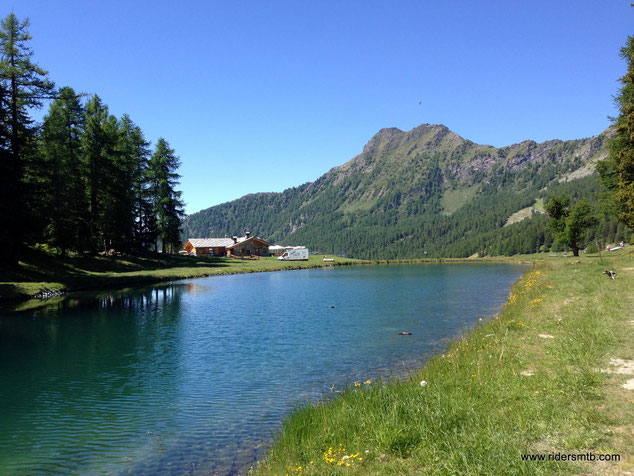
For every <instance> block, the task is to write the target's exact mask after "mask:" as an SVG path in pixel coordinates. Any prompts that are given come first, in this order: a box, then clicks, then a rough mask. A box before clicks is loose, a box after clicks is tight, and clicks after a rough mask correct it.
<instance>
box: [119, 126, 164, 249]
mask: <svg viewBox="0 0 634 476" xmlns="http://www.w3.org/2000/svg"><path fill="white" fill-rule="evenodd" d="M119 129H120V131H121V135H120V145H119V148H120V150H121V153H122V159H123V164H124V167H125V171H126V180H125V187H126V190H127V196H126V204H125V206H126V208H127V211H128V213H129V222H130V229H129V233H128V237H127V246H126V248H127V249H128V250H129V251H133V252H137V253H138V252H141V251H144V250H145V249H147V247H148V246H149V245H150V244H151V243H152V242H153V241H154V239H153V237H152V236H148V234H150V232H151V230H152V229H153V228H155V224H154V223H153V222H154V220H153V212H152V202H151V200H150V197H149V193H148V183H147V168H148V163H149V156H150V149H149V146H150V143H149V142H148V141H146V140H145V138H144V137H143V132H142V131H141V128H140V127H138V126H137V125H135V124H134V122H132V119H130V117H129V116H128V115H127V114H124V115H123V117H122V118H121V121H120V124H119ZM121 185H122V186H123V184H121ZM154 235H155V234H154Z"/></svg>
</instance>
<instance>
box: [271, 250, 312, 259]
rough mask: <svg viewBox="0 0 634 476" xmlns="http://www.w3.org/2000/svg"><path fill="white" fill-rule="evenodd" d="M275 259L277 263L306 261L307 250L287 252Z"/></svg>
mask: <svg viewBox="0 0 634 476" xmlns="http://www.w3.org/2000/svg"><path fill="white" fill-rule="evenodd" d="M277 259H278V260H279V261H308V248H300V249H297V250H288V251H286V252H285V253H284V254H282V256H280V257H279V258H277Z"/></svg>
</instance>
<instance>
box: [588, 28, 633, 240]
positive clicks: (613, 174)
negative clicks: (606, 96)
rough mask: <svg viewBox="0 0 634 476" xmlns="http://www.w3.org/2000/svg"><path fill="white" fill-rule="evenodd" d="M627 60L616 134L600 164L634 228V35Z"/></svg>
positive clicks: (620, 208)
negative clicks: (607, 153) (607, 155)
mask: <svg viewBox="0 0 634 476" xmlns="http://www.w3.org/2000/svg"><path fill="white" fill-rule="evenodd" d="M621 57H622V58H623V59H624V60H626V61H627V73H626V74H625V76H623V77H622V78H621V80H620V81H621V84H622V87H621V90H620V93H619V95H618V96H617V97H616V99H615V101H616V104H617V105H618V106H619V112H620V114H619V116H618V117H617V118H616V121H615V123H616V124H615V125H616V135H615V137H614V138H613V139H612V141H611V142H610V156H609V158H608V159H606V160H604V161H602V162H600V163H599V164H598V166H597V170H598V171H599V174H600V177H601V183H602V185H603V186H604V187H605V188H606V189H607V190H608V194H609V195H610V197H611V198H612V200H609V201H608V203H611V204H613V205H616V207H615V208H616V213H617V214H618V217H619V219H620V220H621V221H623V223H625V224H626V225H627V226H629V227H630V228H632V229H634V36H630V37H629V38H628V39H627V42H626V44H625V46H624V47H623V48H622V49H621Z"/></svg>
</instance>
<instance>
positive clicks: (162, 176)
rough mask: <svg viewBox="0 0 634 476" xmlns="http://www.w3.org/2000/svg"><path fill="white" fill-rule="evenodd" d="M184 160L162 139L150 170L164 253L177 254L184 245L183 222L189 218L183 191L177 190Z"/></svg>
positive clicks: (149, 174)
mask: <svg viewBox="0 0 634 476" xmlns="http://www.w3.org/2000/svg"><path fill="white" fill-rule="evenodd" d="M179 166H180V159H179V158H178V157H177V156H176V155H175V152H174V150H173V149H171V148H170V147H169V144H168V143H167V141H166V140H165V139H163V138H160V139H159V140H158V142H157V144H156V148H155V151H154V154H153V155H152V158H151V159H150V164H149V168H148V178H149V182H150V194H151V197H152V202H153V204H154V214H155V216H156V228H157V231H158V238H159V239H160V240H161V243H162V250H163V252H164V253H165V252H167V251H168V250H169V251H171V252H174V251H175V250H176V248H177V247H178V244H179V243H180V227H181V221H182V219H183V217H184V215H185V213H184V211H183V207H184V203H183V201H182V200H181V192H180V191H177V190H176V187H177V186H178V183H179V182H178V179H179V178H180V175H178V174H177V173H176V170H177V169H178V167H179Z"/></svg>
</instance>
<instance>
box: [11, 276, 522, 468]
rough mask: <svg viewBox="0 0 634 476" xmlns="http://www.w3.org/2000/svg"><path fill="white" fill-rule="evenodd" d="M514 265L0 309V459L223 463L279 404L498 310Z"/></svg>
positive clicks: (255, 281) (233, 463) (259, 281)
mask: <svg viewBox="0 0 634 476" xmlns="http://www.w3.org/2000/svg"><path fill="white" fill-rule="evenodd" d="M524 269H525V268H524V267H521V266H514V265H491V264H425V265H390V266H362V267H346V268H326V269H315V270H301V271H289V272H277V273H258V274H248V275H233V276H223V277H213V278H202V279H195V280H189V281H184V282H179V283H177V284H173V285H168V286H158V287H152V288H142V289H138V290H133V291H126V292H111V293H108V294H101V295H94V294H93V295H85V296H82V297H77V298H69V299H67V300H65V301H63V302H62V303H61V304H59V305H56V306H54V307H49V308H46V309H44V310H39V311H31V312H28V313H27V312H23V313H19V314H10V313H1V312H0V409H1V412H2V413H1V420H0V468H2V472H3V474H7V473H8V474H11V473H15V474H24V473H28V474H48V473H82V474H86V473H90V474H93V473H102V472H112V473H113V474H128V473H131V474H209V473H211V474H214V473H218V474H234V473H236V474H237V473H239V472H240V471H242V470H244V468H245V467H247V466H248V465H249V464H251V463H252V462H253V461H254V460H255V459H257V458H258V457H262V456H263V455H264V454H265V452H266V448H267V445H269V444H270V442H271V440H272V438H273V436H274V434H275V432H276V431H277V430H278V429H279V428H280V423H281V421H282V419H283V418H284V416H285V415H287V414H288V413H289V412H290V411H291V410H292V409H293V408H294V407H296V406H297V405H299V404H301V403H303V402H306V401H311V400H315V399H317V398H319V397H320V396H322V395H324V394H330V395H332V394H331V393H330V388H331V386H332V385H335V387H336V388H342V387H344V386H345V385H346V383H347V382H348V383H352V382H353V381H354V380H360V379H363V380H366V379H375V378H378V377H390V376H398V375H403V374H404V373H405V372H407V370H409V369H413V368H415V367H417V366H419V365H420V364H421V362H423V361H424V360H425V358H426V357H428V356H429V355H430V354H433V353H435V352H439V351H442V349H444V348H445V347H446V345H447V343H448V341H449V340H450V339H451V338H454V337H456V336H458V335H460V334H461V333H462V332H465V331H466V330H468V329H469V328H470V327H472V326H474V325H476V324H477V323H478V322H479V319H480V318H486V317H487V316H489V317H490V316H491V315H493V314H494V313H496V312H498V311H499V310H500V309H501V306H502V304H503V303H504V301H505V300H506V298H507V296H508V293H509V289H510V286H511V285H512V283H513V282H515V281H516V280H517V279H518V278H519V277H520V275H521V274H522V272H523V271H524ZM332 306H334V307H332ZM400 331H407V332H411V333H412V335H411V336H399V335H398V332H400Z"/></svg>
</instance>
